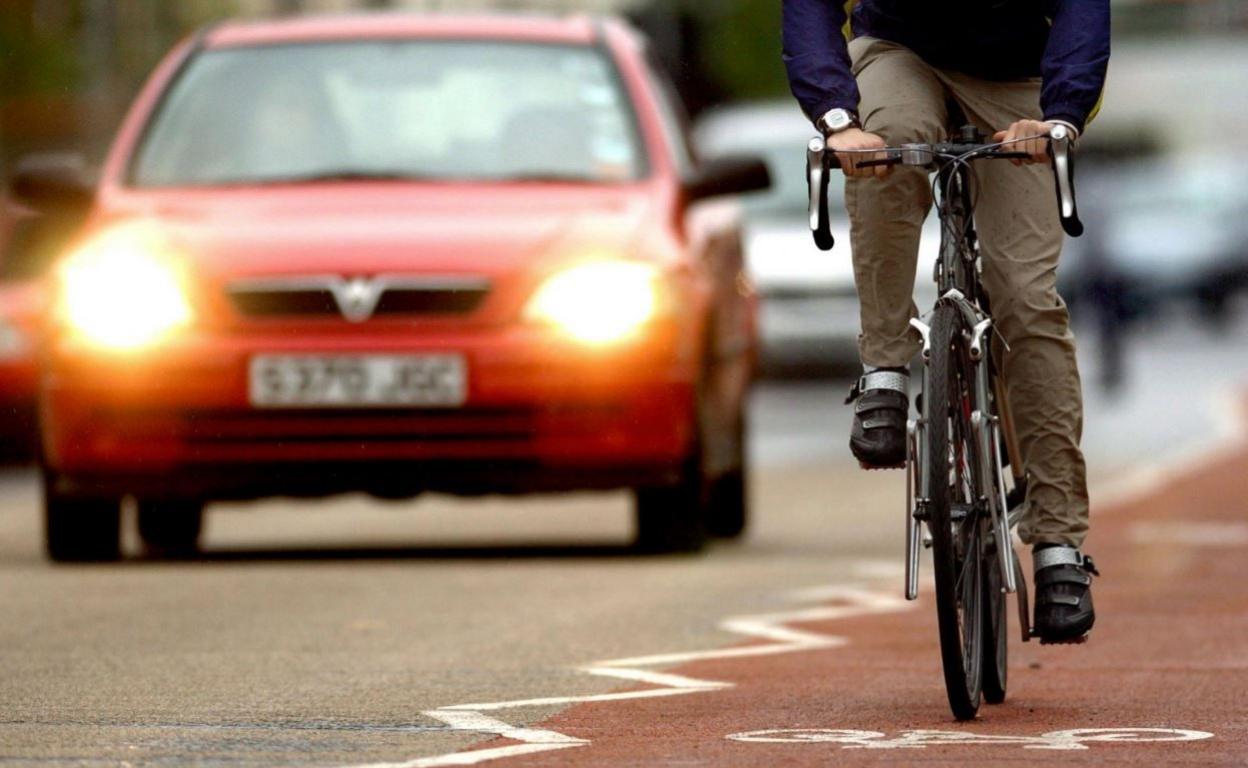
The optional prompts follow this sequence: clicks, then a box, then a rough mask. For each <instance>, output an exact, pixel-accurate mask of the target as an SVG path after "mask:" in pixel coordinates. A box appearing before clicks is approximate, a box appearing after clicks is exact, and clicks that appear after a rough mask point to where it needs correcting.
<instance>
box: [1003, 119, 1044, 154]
mask: <svg viewBox="0 0 1248 768" xmlns="http://www.w3.org/2000/svg"><path fill="white" fill-rule="evenodd" d="M1052 127H1053V126H1051V125H1049V124H1048V123H1044V122H1041V121H1039V120H1019V121H1018V122H1016V123H1014V124H1013V125H1011V126H1010V127H1009V128H1008V129H1006V130H1004V131H997V133H996V135H995V136H993V137H992V140H993V141H1017V140H1019V139H1022V141H1019V142H1018V143H1017V144H1011V145H1010V146H1008V147H1003V149H1006V150H1009V151H1013V152H1026V153H1027V154H1029V155H1031V159H1029V160H1011V161H1010V162H1011V163H1014V165H1023V164H1024V163H1047V162H1049V140H1048V138H1047V136H1048V135H1049V129H1051V128H1052Z"/></svg>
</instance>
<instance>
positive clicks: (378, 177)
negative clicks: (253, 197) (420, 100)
mask: <svg viewBox="0 0 1248 768" xmlns="http://www.w3.org/2000/svg"><path fill="white" fill-rule="evenodd" d="M439 180H440V179H439V178H438V177H436V176H426V175H423V174H419V173H402V172H399V171H365V170H354V169H344V170H334V171H314V172H312V173H302V174H292V175H290V176H271V177H268V178H260V179H254V180H252V181H250V182H247V183H250V184H318V183H324V182H334V181H439Z"/></svg>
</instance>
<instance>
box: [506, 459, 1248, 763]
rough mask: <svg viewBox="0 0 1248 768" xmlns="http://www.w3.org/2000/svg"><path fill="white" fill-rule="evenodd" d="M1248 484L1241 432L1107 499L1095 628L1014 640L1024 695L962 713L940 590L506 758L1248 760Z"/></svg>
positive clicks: (587, 711) (714, 665) (594, 706)
mask: <svg viewBox="0 0 1248 768" xmlns="http://www.w3.org/2000/svg"><path fill="white" fill-rule="evenodd" d="M898 477H899V479H900V475H899V476H898ZM1246 492H1248V448H1245V446H1244V445H1243V443H1239V444H1236V445H1235V447H1234V448H1233V449H1230V448H1228V450H1227V451H1226V452H1225V453H1224V454H1223V455H1221V456H1216V457H1214V458H1211V459H1209V460H1207V461H1205V462H1203V465H1202V466H1198V467H1195V468H1193V469H1190V470H1188V471H1185V472H1183V473H1182V474H1181V475H1180V476H1178V477H1175V478H1172V479H1169V480H1167V481H1166V482H1165V483H1163V484H1162V485H1161V486H1160V487H1158V488H1155V489H1153V490H1151V491H1150V492H1148V493H1147V494H1146V495H1145V496H1143V497H1142V498H1139V497H1137V498H1134V499H1132V500H1130V501H1123V502H1119V503H1118V504H1116V505H1114V506H1109V507H1102V508H1101V509H1100V510H1099V514H1098V516H1097V519H1096V521H1095V534H1094V537H1093V538H1092V540H1091V541H1090V542H1089V547H1088V548H1089V551H1091V552H1092V553H1094V554H1095V556H1096V558H1097V562H1098V565H1099V566H1100V568H1101V572H1102V573H1103V574H1104V577H1103V578H1101V579H1099V580H1097V582H1096V588H1095V595H1096V601H1097V609H1098V614H1099V618H1098V623H1097V627H1096V629H1095V630H1094V632H1093V635H1092V637H1091V639H1090V641H1089V642H1088V643H1087V644H1085V645H1082V646H1074V647H1072V646H1059V647H1041V646H1039V645H1037V644H1035V643H1034V642H1033V643H1028V644H1026V645H1024V644H1022V643H1020V642H1019V641H1018V639H1017V638H1012V639H1011V648H1010V652H1011V668H1010V683H1009V698H1008V699H1007V701H1006V703H1005V704H1002V705H999V706H988V705H985V706H984V707H983V708H982V709H981V711H980V716H979V718H978V719H977V720H975V721H973V722H970V723H957V722H955V721H953V719H952V718H951V716H950V714H949V709H948V705H947V703H946V701H945V697H944V690H943V686H942V680H941V672H940V662H939V656H938V650H937V645H936V626H935V615H934V610H933V605H932V598H931V596H930V594H927V595H925V596H924V597H923V598H921V600H920V604H919V605H918V607H917V609H916V610H912V611H907V612H900V613H880V614H874V615H867V616H860V617H858V618H849V619H841V620H836V621H825V622H814V623H806V624H798V625H792V626H794V627H795V628H798V629H801V630H807V631H810V632H813V633H818V634H827V635H836V636H840V637H843V638H846V639H847V640H848V641H849V642H848V644H846V645H844V646H840V647H831V648H826V649H822V650H811V651H802V652H794V653H785V654H775V655H762V656H753V657H742V658H737V659H718V660H708V661H699V662H694V663H689V664H686V665H683V666H679V667H677V668H675V669H669V670H666V671H667V672H670V673H674V674H678V675H682V676H686V677H690V678H696V679H698V680H709V681H722V682H727V683H731V684H732V687H729V688H724V689H721V690H711V691H705V692H697V693H690V694H685V695H676V696H668V697H662V698H646V699H633V700H624V701H610V702H601V703H589V704H580V705H577V706H574V707H571V708H569V709H567V710H565V711H563V712H561V713H560V714H558V715H556V716H555V717H553V718H551V719H549V720H548V721H546V722H544V723H542V724H540V725H539V726H535V727H539V728H543V729H549V730H550V731H554V732H557V733H560V734H566V735H568V736H571V737H576V738H579V739H583V740H586V741H587V742H589V743H588V744H586V745H584V746H579V747H574V748H567V749H562V750H559V751H554V752H545V753H541V754H534V755H530V756H527V757H520V758H515V759H511V760H508V761H506V764H507V765H508V766H521V765H534V766H538V765H541V766H546V765H611V766H621V765H646V766H650V765H716V766H719V765H742V766H760V765H803V764H810V765H826V764H829V763H835V764H837V765H842V764H846V765H850V764H859V763H892V764H897V763H923V764H925V765H927V764H931V765H939V764H947V765H965V764H967V763H986V764H999V763H1003V762H1017V763H1020V764H1033V763H1038V762H1042V761H1043V762H1050V761H1054V760H1061V761H1063V762H1064V763H1079V764H1110V763H1135V762H1139V761H1142V760H1147V761H1148V762H1149V763H1150V764H1157V763H1163V764H1175V765H1184V764H1186V765H1244V764H1248V580H1245V579H1244V576H1243V569H1244V566H1245V565H1246V564H1248V557H1246V555H1248V497H1246V496H1245V494H1246ZM882 513H883V512H882ZM924 577H925V578H930V576H928V574H927V573H926V572H925V574H924ZM897 588H900V585H897ZM1013 618H1014V616H1013V615H1011V619H1013ZM1015 627H1016V625H1012V627H1011V629H1012V630H1015ZM1210 734H1212V735H1211V736H1210ZM1162 739H1164V741H1163V740H1162ZM508 743H514V742H508V741H506V740H495V741H493V742H490V743H489V744H487V745H483V746H489V747H496V746H502V745H505V744H508Z"/></svg>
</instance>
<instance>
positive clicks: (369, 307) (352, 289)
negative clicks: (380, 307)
mask: <svg viewBox="0 0 1248 768" xmlns="http://www.w3.org/2000/svg"><path fill="white" fill-rule="evenodd" d="M329 290H330V292H331V293H333V295H334V301H335V302H337V304H338V311H339V312H341V313H342V316H343V317H345V318H346V319H347V320H348V321H349V322H352V323H362V322H364V321H365V320H367V319H369V318H370V317H372V316H373V312H375V311H377V304H378V302H380V301H381V294H382V292H383V291H384V290H385V284H384V283H383V282H382V281H381V280H374V279H371V278H367V277H353V278H351V279H349V280H336V281H334V284H333V285H331V286H330V287H329Z"/></svg>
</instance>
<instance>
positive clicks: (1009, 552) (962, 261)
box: [906, 163, 1020, 600]
mask: <svg viewBox="0 0 1248 768" xmlns="http://www.w3.org/2000/svg"><path fill="white" fill-rule="evenodd" d="M936 188H937V190H938V193H937V212H938V215H939V217H940V220H941V237H940V241H941V242H940V258H939V259H938V260H937V262H936V275H935V276H934V277H935V280H936V284H937V287H938V290H939V294H940V298H938V299H937V306H939V305H940V304H949V305H952V306H953V307H955V308H956V309H957V310H958V312H959V313H960V314H961V315H962V316H963V319H964V320H965V322H966V326H967V327H968V328H970V329H971V332H970V338H969V339H968V341H969V351H970V358H971V361H972V363H973V364H974V370H975V374H974V375H975V380H974V383H973V392H974V406H975V407H974V410H973V411H972V412H971V419H970V420H971V429H972V433H973V435H974V438H975V440H976V442H977V444H978V447H979V450H978V451H977V454H978V457H979V466H978V467H974V468H972V472H973V476H974V478H975V484H976V486H977V487H976V489H975V491H976V494H977V496H978V497H979V498H978V501H979V503H981V504H983V505H984V507H985V508H986V509H987V511H988V513H989V515H990V516H991V518H992V528H993V534H994V536H995V537H996V540H997V541H998V542H1010V541H1011V535H1010V530H1011V521H1010V519H1009V510H1008V507H1007V506H1006V497H1005V486H1004V482H1003V475H1004V464H1005V463H1004V461H1003V460H1002V457H1001V454H1000V445H1001V418H1000V417H999V416H998V415H996V414H994V413H992V412H991V411H990V409H989V403H990V400H989V392H990V391H993V388H992V386H991V384H990V382H991V380H992V379H993V378H994V375H993V374H994V371H993V369H992V364H991V362H990V354H989V349H990V346H991V337H990V336H989V335H988V334H989V333H990V332H991V331H992V317H991V316H989V314H988V313H987V311H986V309H985V308H984V306H983V304H984V303H986V302H984V301H982V300H981V296H982V294H983V291H982V288H981V286H980V283H979V274H980V273H981V266H980V264H981V262H980V257H979V242H978V239H977V237H976V233H975V223H974V219H973V217H972V216H971V199H970V194H971V191H970V175H969V172H968V170H967V166H966V164H965V163H941V164H939V166H938V170H937V178H936ZM910 324H911V326H913V327H914V328H915V329H916V330H918V332H919V334H920V335H921V336H922V337H923V360H924V368H923V389H924V391H927V390H928V389H930V382H929V381H928V375H929V367H928V366H927V364H926V363H927V360H928V358H929V356H930V351H931V350H930V341H929V339H930V333H931V329H930V328H929V327H928V325H927V324H926V323H924V322H923V321H922V320H920V319H918V318H915V319H912V320H911V321H910ZM926 405H927V404H926V403H925V406H926ZM997 405H998V408H1001V409H1007V408H1008V407H1009V405H1008V402H1006V401H1004V400H1000V401H999V402H998V403H997ZM925 410H926V407H925ZM929 418H930V414H928V413H924V414H923V415H922V417H921V418H920V419H918V420H914V424H913V426H911V427H910V428H909V430H908V431H909V432H911V433H912V434H913V435H914V437H913V440H912V446H913V447H915V448H917V446H918V445H923V442H924V441H923V440H922V434H923V429H924V427H925V424H926V423H927V420H928V419H929ZM911 453H912V455H911V456H910V458H909V459H908V461H907V464H908V465H910V466H911V467H912V469H911V470H910V472H911V475H912V476H913V474H918V475H919V476H920V477H919V488H920V491H919V495H918V498H917V499H915V500H914V501H913V502H909V503H907V510H906V515H907V521H908V522H907V528H908V531H907V536H906V599H907V600H915V599H917V598H918V569H919V545H920V542H919V541H918V538H919V537H918V535H917V529H918V526H917V523H915V522H914V521H917V520H922V519H926V517H927V516H926V513H925V511H924V508H923V506H924V504H925V502H926V501H927V498H928V492H929V488H930V484H931V482H932V478H930V477H926V475H927V472H926V471H924V469H923V468H924V467H926V466H927V463H926V462H924V461H923V460H922V459H923V457H921V456H918V451H917V450H913V451H912V452H911ZM1011 458H1016V457H1011ZM1019 463H1020V462H1018V461H1012V462H1011V466H1017V465H1018V464H1019ZM997 478H1002V481H1001V482H994V480H995V479H997ZM997 553H998V556H999V557H998V560H999V566H1000V568H1001V575H1002V581H1003V584H1004V587H1005V591H1006V592H1007V593H1009V594H1013V593H1015V592H1017V590H1018V580H1017V574H1016V573H1015V570H1014V555H1013V548H1012V546H1010V545H1007V546H998V547H997Z"/></svg>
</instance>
